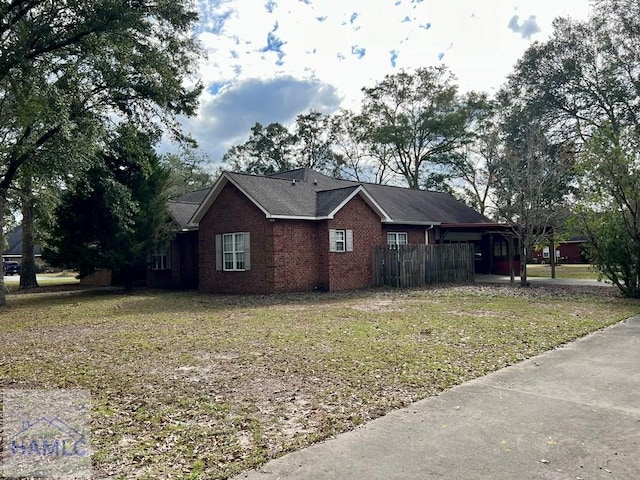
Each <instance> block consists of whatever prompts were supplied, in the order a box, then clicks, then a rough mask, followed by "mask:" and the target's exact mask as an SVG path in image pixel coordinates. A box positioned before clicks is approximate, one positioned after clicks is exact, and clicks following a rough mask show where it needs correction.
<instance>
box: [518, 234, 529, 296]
mask: <svg viewBox="0 0 640 480" xmlns="http://www.w3.org/2000/svg"><path fill="white" fill-rule="evenodd" d="M520 241H521V242H522V243H521V244H520V286H521V287H528V286H529V281H528V280H527V248H526V247H525V245H524V244H525V242H524V239H520Z"/></svg>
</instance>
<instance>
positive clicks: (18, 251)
mask: <svg viewBox="0 0 640 480" xmlns="http://www.w3.org/2000/svg"><path fill="white" fill-rule="evenodd" d="M5 239H6V241H7V249H6V250H5V251H4V252H2V256H3V257H21V256H22V224H20V225H18V226H17V227H15V228H14V229H13V230H11V231H9V232H7V234H6V235H5ZM33 254H34V255H36V256H41V255H42V252H41V250H40V245H38V244H35V245H34V246H33Z"/></svg>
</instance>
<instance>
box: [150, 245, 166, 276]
mask: <svg viewBox="0 0 640 480" xmlns="http://www.w3.org/2000/svg"><path fill="white" fill-rule="evenodd" d="M149 268H150V269H151V270H170V269H171V255H170V254H169V246H168V245H164V246H162V247H158V248H157V249H156V250H155V251H154V252H153V253H151V255H149Z"/></svg>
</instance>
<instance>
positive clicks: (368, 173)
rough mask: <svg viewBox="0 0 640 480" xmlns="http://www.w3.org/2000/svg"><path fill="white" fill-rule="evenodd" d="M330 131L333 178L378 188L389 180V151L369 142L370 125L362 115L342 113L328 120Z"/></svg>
mask: <svg viewBox="0 0 640 480" xmlns="http://www.w3.org/2000/svg"><path fill="white" fill-rule="evenodd" d="M331 129H332V132H333V133H332V138H333V151H334V153H335V157H334V162H333V165H332V175H333V176H334V177H336V178H342V179H345V180H355V181H358V182H370V183H380V184H383V183H386V182H387V181H388V180H390V171H389V169H388V168H387V159H388V151H389V150H390V147H389V146H387V145H376V144H372V143H371V142H370V141H369V132H370V130H371V125H370V123H369V121H368V119H367V117H366V116H365V115H361V114H356V113H354V112H352V111H350V110H341V111H340V112H338V113H337V114H335V115H333V116H332V117H331Z"/></svg>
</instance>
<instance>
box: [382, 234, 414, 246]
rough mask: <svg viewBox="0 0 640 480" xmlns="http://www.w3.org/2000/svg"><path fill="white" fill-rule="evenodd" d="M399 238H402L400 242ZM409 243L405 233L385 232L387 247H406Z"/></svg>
mask: <svg viewBox="0 0 640 480" xmlns="http://www.w3.org/2000/svg"><path fill="white" fill-rule="evenodd" d="M400 238H404V241H403V242H400ZM408 243H409V234H408V233H407V232H387V245H388V246H390V247H397V246H398V245H407V244H408Z"/></svg>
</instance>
